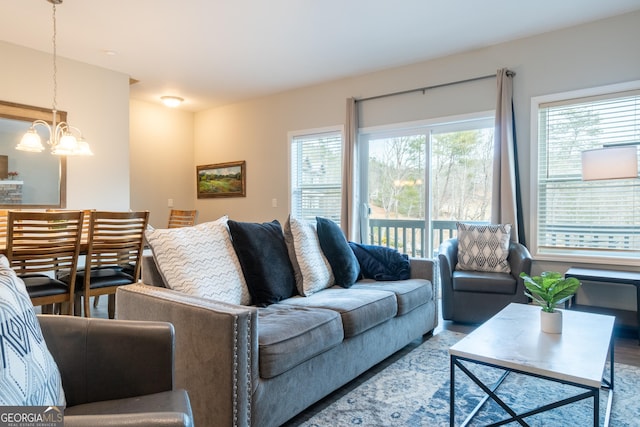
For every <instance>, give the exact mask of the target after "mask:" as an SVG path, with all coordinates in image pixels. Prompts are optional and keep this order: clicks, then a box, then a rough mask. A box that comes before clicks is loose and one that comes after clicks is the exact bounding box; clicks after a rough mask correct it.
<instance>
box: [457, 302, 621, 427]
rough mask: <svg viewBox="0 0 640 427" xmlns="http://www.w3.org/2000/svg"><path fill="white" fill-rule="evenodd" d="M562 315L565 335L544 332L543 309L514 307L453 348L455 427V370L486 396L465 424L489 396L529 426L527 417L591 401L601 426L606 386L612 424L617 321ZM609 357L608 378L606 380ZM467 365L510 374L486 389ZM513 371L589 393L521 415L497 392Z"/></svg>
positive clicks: (572, 313) (597, 316)
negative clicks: (541, 317)
mask: <svg viewBox="0 0 640 427" xmlns="http://www.w3.org/2000/svg"><path fill="white" fill-rule="evenodd" d="M562 311H563V326H562V334H547V333H544V332H541V331H540V307H538V306H534V305H526V304H515V303H512V304H509V305H508V306H507V307H505V308H504V309H503V310H502V311H500V312H499V313H498V314H496V315H495V316H494V317H492V318H491V319H489V320H488V321H486V322H485V323H484V324H482V325H481V326H480V327H478V328H477V329H476V330H474V331H473V332H472V333H470V334H469V335H467V336H466V337H465V338H463V339H462V340H460V341H459V342H458V343H456V344H455V345H454V346H453V347H451V348H450V349H449V355H450V373H451V383H450V386H451V390H450V425H451V426H454V425H455V419H454V403H455V371H456V368H458V369H460V370H461V371H462V372H464V373H465V374H466V375H467V376H468V377H469V378H471V379H472V380H473V381H474V382H475V383H476V384H477V385H478V386H480V388H482V390H483V391H484V392H485V393H486V394H487V396H486V397H485V398H484V400H482V401H481V402H480V403H479V404H478V406H477V407H476V408H475V409H474V410H473V411H472V413H471V414H470V415H469V416H468V417H467V419H466V420H465V421H464V423H463V424H462V425H463V426H464V425H466V424H467V423H468V422H469V421H471V419H472V418H473V416H474V415H475V414H476V413H477V411H478V410H479V409H480V408H481V407H482V405H483V404H484V403H485V402H486V401H487V400H488V399H489V398H491V399H493V400H494V401H495V402H496V403H497V404H498V405H500V406H501V407H502V408H503V409H504V410H505V411H506V412H507V413H508V414H509V415H510V416H511V418H510V420H509V421H517V422H518V423H520V424H521V425H523V426H526V425H528V424H527V423H526V421H524V418H526V417H528V416H531V415H535V414H538V413H540V412H544V411H548V410H550V409H554V408H557V407H560V406H564V405H567V404H570V403H573V402H576V401H579V400H583V399H590V398H592V399H593V425H594V426H595V427H598V426H599V424H600V389H601V388H602V389H604V390H608V392H609V395H608V402H607V410H606V415H605V426H607V425H608V424H609V417H610V413H611V402H612V398H613V366H614V364H613V338H612V332H613V325H614V320H615V318H614V317H613V316H604V315H600V314H592V313H584V312H578V311H569V310H562ZM607 354H608V355H609V357H607ZM607 359H608V360H609V377H608V378H609V379H605V377H604V374H605V368H606V365H607ZM462 361H467V362H472V363H476V364H482V365H488V366H492V367H497V368H501V369H504V370H505V373H504V375H502V377H501V378H500V379H499V380H498V381H497V382H496V384H492V385H485V384H483V383H482V381H480V380H479V379H478V378H477V377H476V376H475V375H474V374H473V373H472V372H470V371H469V369H467V367H465V366H464V365H463V364H462V363H461V362H462ZM510 372H517V373H520V374H525V375H531V376H535V377H539V378H544V379H546V380H550V381H556V382H560V383H563V384H570V385H573V386H575V387H578V388H582V389H583V390H585V391H584V392H583V393H580V394H578V395H576V396H574V397H571V398H567V399H563V400H560V401H557V402H544V405H543V406H541V407H539V408H537V409H533V410H530V411H527V412H526V413H522V414H516V413H515V412H514V411H513V410H512V409H511V408H509V406H508V405H506V404H505V403H504V402H503V401H502V400H501V399H500V398H499V397H498V396H496V394H495V393H494V392H495V391H496V389H497V388H498V387H499V385H500V383H502V381H503V380H504V378H506V376H507V375H508V374H509V373H510ZM523 397H524V391H523ZM501 424H503V422H501Z"/></svg>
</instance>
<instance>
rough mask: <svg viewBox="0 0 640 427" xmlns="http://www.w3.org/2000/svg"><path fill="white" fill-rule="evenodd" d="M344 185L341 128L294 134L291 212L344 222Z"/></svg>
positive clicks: (311, 218)
mask: <svg viewBox="0 0 640 427" xmlns="http://www.w3.org/2000/svg"><path fill="white" fill-rule="evenodd" d="M341 189H342V134H341V132H337V131H336V132H328V133H316V134H307V135H298V136H293V137H292V138H291V214H292V215H293V216H295V217H296V218H300V219H308V220H314V219H315V217H316V216H320V217H324V218H329V219H331V220H333V221H335V222H336V223H338V224H339V223H340V210H341Z"/></svg>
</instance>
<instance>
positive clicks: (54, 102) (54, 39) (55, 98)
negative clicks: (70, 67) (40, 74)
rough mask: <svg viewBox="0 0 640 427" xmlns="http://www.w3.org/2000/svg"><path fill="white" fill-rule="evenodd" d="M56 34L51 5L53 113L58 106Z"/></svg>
mask: <svg viewBox="0 0 640 427" xmlns="http://www.w3.org/2000/svg"><path fill="white" fill-rule="evenodd" d="M57 34H58V29H57V26H56V4H55V3H53V37H52V43H53V108H52V109H53V111H54V114H55V111H56V110H57V105H58V66H57V63H56V58H57V56H58V55H57V45H56V36H57Z"/></svg>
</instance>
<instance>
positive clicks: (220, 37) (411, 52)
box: [0, 0, 640, 111]
mask: <svg viewBox="0 0 640 427" xmlns="http://www.w3.org/2000/svg"><path fill="white" fill-rule="evenodd" d="M1 1H2V3H1V5H0V40H4V41H6V42H10V43H14V44H18V45H21V46H26V47H29V48H33V49H37V50H41V51H45V52H51V51H52V49H51V36H52V32H53V30H52V21H51V13H52V5H51V4H50V3H48V2H47V1H46V0H1ZM633 10H640V1H638V0H536V1H521V0H510V1H503V0H502V1H501V0H395V1H392V0H268V1H267V0H174V1H169V0H111V1H103V0H64V3H63V4H61V5H59V6H57V23H58V39H57V41H58V55H59V56H63V57H67V58H71V59H75V60H78V61H81V62H85V63H89V64H94V65H98V66H101V67H104V68H108V69H111V70H115V71H119V72H122V73H125V74H128V75H130V76H131V77H132V78H134V79H137V80H139V83H137V84H135V85H133V86H132V87H131V97H132V98H135V99H141V100H146V101H150V102H159V98H160V96H162V95H177V96H180V97H183V98H185V100H186V101H185V103H184V104H183V107H182V108H184V109H186V110H190V111H200V110H203V109H206V108H211V107H215V106H219V105H223V104H227V103H231V102H236V101H239V100H242V99H248V98H253V97H258V96H263V95H268V94H272V93H276V92H280V91H284V90H288V89H292V88H296V87H302V86H307V85H311V84H316V83H321V82H326V81H330V80H335V79H339V78H344V77H349V76H355V75H359V74H364V73H368V72H373V71H378V70H382V69H385V68H391V67H396V66H400V65H406V64H411V63H415V62H420V61H423V60H427V59H431V58H435V57H441V56H445V55H449V54H453V53H457V52H462V51H466V50H470V49H476V48H481V47H484V46H488V45H492V44H496V43H500V42H504V41H507V40H512V39H517V38H522V37H526V36H530V35H534V34H539V33H543V32H547V31H551V30H555V29H558V28H562V27H568V26H572V25H577V24H580V23H584V22H588V21H593V20H597V19H601V18H606V17H609V16H614V15H619V14H622V13H626V12H629V11H633ZM107 51H113V52H115V55H107V54H106V53H105V52H107ZM0 64H2V61H1V58H0ZM2 65H3V66H4V65H6V64H2Z"/></svg>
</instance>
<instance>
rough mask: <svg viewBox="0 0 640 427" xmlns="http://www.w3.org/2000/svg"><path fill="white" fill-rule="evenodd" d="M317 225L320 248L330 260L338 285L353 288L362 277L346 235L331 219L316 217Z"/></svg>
mask: <svg viewBox="0 0 640 427" xmlns="http://www.w3.org/2000/svg"><path fill="white" fill-rule="evenodd" d="M316 223H317V227H318V240H319V241H320V247H321V248H322V252H323V253H324V255H325V256H326V257H327V260H329V264H330V265H331V271H332V272H333V277H334V278H335V283H336V285H338V286H342V287H343V288H348V287H350V286H352V285H353V284H354V283H355V282H356V280H358V276H359V275H360V265H359V264H358V259H357V258H356V256H355V255H354V253H353V251H352V250H351V248H350V247H349V243H348V242H347V239H346V238H345V237H344V233H343V232H342V230H341V229H340V227H338V224H336V223H335V222H333V221H331V220H330V219H326V218H320V217H316Z"/></svg>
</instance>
